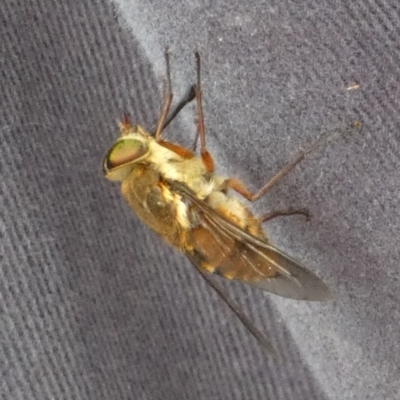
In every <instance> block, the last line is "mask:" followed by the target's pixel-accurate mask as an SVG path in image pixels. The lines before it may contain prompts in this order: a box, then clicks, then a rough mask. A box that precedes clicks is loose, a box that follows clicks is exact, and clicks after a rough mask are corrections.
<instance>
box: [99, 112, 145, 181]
mask: <svg viewBox="0 0 400 400" xmlns="http://www.w3.org/2000/svg"><path fill="white" fill-rule="evenodd" d="M119 127H120V130H121V136H120V137H119V138H118V139H117V140H116V141H115V143H114V144H113V145H112V147H111V149H110V150H109V151H108V153H107V155H106V156H105V157H104V162H103V173H104V176H105V177H106V178H107V179H110V180H111V181H122V180H124V179H125V178H126V177H127V176H128V175H129V173H130V172H131V170H132V168H133V166H134V164H136V163H138V162H139V161H142V160H144V159H145V158H146V157H147V156H148V154H149V142H150V140H152V137H151V136H150V135H149V133H147V132H146V130H145V129H143V128H142V127H141V126H140V125H132V124H131V123H130V121H129V119H128V118H125V121H124V122H120V123H119Z"/></svg>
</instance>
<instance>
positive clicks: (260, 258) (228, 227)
mask: <svg viewBox="0 0 400 400" xmlns="http://www.w3.org/2000/svg"><path fill="white" fill-rule="evenodd" d="M171 184H172V186H173V187H174V189H175V190H177V191H178V192H179V193H181V194H182V195H183V196H184V197H185V198H186V199H188V201H189V203H190V205H191V212H192V213H193V216H194V217H195V218H194V219H196V224H197V225H196V226H195V227H193V229H192V230H191V232H190V237H189V243H190V248H188V249H187V256H188V257H189V259H190V260H191V261H192V262H193V263H194V264H195V265H196V266H198V267H199V268H202V269H203V270H207V271H208V272H212V273H216V274H219V275H222V276H224V277H226V278H228V279H237V280H242V281H244V282H246V283H249V284H251V285H254V286H257V287H259V288H261V289H264V290H266V291H268V292H271V293H274V294H277V295H279V296H283V297H288V298H292V299H298V300H314V301H324V300H328V299H329V298H331V297H332V294H331V291H330V289H329V288H328V286H327V285H326V284H325V283H324V282H322V280H321V279H320V278H318V277H317V276H316V275H315V274H314V273H313V272H311V271H309V270H308V269H306V268H305V267H303V266H302V265H301V264H300V263H299V262H297V261H296V260H294V259H292V258H291V257H289V256H288V255H287V254H285V253H284V252H282V251H281V250H279V249H277V248H276V247H274V246H273V245H271V244H270V243H268V242H267V241H266V240H263V239H260V238H257V237H255V236H253V235H251V234H249V233H248V232H246V231H245V230H243V229H242V228H240V227H239V226H237V225H235V224H234V223H233V222H231V221H230V220H229V219H227V218H226V217H225V216H224V215H222V214H220V213H218V212H217V211H216V210H214V209H213V208H211V207H210V206H209V205H208V204H207V203H206V202H205V201H203V200H200V199H198V198H197V197H196V195H195V194H194V193H193V192H192V191H191V190H190V189H189V188H188V187H187V186H186V185H184V184H182V183H179V182H172V183H171Z"/></svg>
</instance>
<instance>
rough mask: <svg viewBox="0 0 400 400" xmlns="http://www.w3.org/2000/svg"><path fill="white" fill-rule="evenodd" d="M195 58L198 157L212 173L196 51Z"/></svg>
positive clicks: (212, 163) (212, 166) (197, 53)
mask: <svg viewBox="0 0 400 400" xmlns="http://www.w3.org/2000/svg"><path fill="white" fill-rule="evenodd" d="M195 57H196V69H197V83H196V87H195V96H196V104H197V115H198V118H197V135H198V136H199V138H200V155H201V158H202V160H203V163H204V165H205V167H206V169H207V171H208V172H214V169H215V164H214V160H213V158H212V156H211V154H210V153H209V152H208V150H207V147H206V132H205V128H204V114H203V103H202V93H201V76H200V54H199V52H198V51H196V52H195Z"/></svg>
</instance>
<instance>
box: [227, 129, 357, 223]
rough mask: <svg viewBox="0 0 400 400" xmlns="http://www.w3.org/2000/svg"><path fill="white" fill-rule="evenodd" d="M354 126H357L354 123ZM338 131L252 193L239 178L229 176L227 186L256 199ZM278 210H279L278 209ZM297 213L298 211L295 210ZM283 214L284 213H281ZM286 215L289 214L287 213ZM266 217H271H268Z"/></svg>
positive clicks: (318, 142) (302, 153)
mask: <svg viewBox="0 0 400 400" xmlns="http://www.w3.org/2000/svg"><path fill="white" fill-rule="evenodd" d="M354 125H355V126H354V127H356V128H357V127H358V126H357V125H356V124H354ZM337 134H338V132H333V133H331V134H330V135H328V136H324V137H322V138H320V139H319V140H317V141H316V142H315V143H314V144H313V145H312V146H311V147H310V148H308V149H307V150H304V151H302V152H300V154H298V156H297V157H296V158H295V159H294V160H293V161H291V162H289V163H288V164H286V165H285V166H284V167H283V168H282V169H281V170H280V171H278V172H277V173H276V174H275V175H274V176H273V177H272V178H271V179H270V180H269V181H268V182H267V183H266V184H265V185H264V186H263V187H262V188H261V189H260V190H259V191H258V192H256V193H252V192H251V191H250V190H249V189H247V187H246V186H245V184H244V183H243V182H242V181H240V180H239V179H235V178H230V179H228V180H227V182H226V184H227V186H228V187H229V188H231V189H233V190H234V191H235V192H237V193H239V194H240V195H242V196H243V197H244V198H245V199H247V200H249V201H256V200H258V199H259V198H260V197H262V196H264V194H266V193H267V192H268V191H269V190H270V189H271V188H272V187H273V186H275V185H276V184H277V183H278V182H280V181H281V180H282V179H283V178H284V177H285V176H286V175H287V174H288V173H289V172H290V171H292V170H293V168H294V167H295V166H296V165H297V164H298V163H299V162H300V161H302V160H304V159H305V158H306V157H307V156H308V155H309V154H311V153H312V152H314V151H315V150H316V149H318V147H320V146H322V145H323V144H325V143H327V142H328V141H330V140H332V139H333V137H334V136H336V135H337ZM278 212H279V211H278ZM296 213H298V212H296ZM283 215H284V214H283ZM286 215H289V214H288V213H287V214H286ZM268 219H271V217H270V218H268Z"/></svg>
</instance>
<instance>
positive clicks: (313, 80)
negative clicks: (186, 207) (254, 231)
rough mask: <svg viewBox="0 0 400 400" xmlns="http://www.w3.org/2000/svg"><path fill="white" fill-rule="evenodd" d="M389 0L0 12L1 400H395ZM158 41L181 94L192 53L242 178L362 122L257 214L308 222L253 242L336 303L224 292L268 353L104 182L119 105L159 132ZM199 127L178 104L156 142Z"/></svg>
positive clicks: (395, 118) (256, 177)
mask: <svg viewBox="0 0 400 400" xmlns="http://www.w3.org/2000/svg"><path fill="white" fill-rule="evenodd" d="M399 8H400V7H399V4H398V2H397V1H396V0H388V1H386V2H378V1H375V2H367V3H366V2H365V1H362V0H356V1H353V2H348V1H344V0H343V1H336V2H333V3H332V2H329V1H324V2H313V1H308V0H307V1H303V2H301V3H299V4H296V2H291V1H287V0H283V1H279V2H267V1H257V0H250V1H248V2H246V3H240V2H234V1H231V0H223V1H220V2H218V4H217V5H215V4H214V2H207V4H204V3H201V2H162V1H155V0H154V1H141V2H139V1H133V0H126V1H122V0H119V1H115V2H109V1H106V0H97V1H88V0H69V1H68V2H58V1H54V0H35V1H31V2H26V1H21V0H20V1H16V0H15V1H12V0H3V1H2V2H1V3H0V38H1V42H0V87H1V96H0V134H1V145H0V152H1V157H0V178H1V179H0V185H1V186H0V228H1V229H0V233H1V236H0V312H1V315H0V373H1V379H0V394H1V398H2V399H7V400H8V399H12V400H20V399H34V400H38V399H40V400H46V399H118V400H119V399H135V400H136V399H146V400H147V399H229V400H230V399H282V400H283V399H293V400H302V399H304V400H311V399H318V400H320V399H338V400H339V399H340V400H344V399H357V400H358V399H359V400H364V399H368V398H371V399H389V400H390V399H393V400H394V399H397V398H398V394H399V392H400V383H399V382H400V380H399V376H400V370H399V365H400V356H399V355H400V349H399V340H398V338H399V335H400V329H399V324H400V323H399V320H400V305H399V304H400V290H399V289H400V283H399V259H400V254H399V245H398V243H399V237H400V215H399V212H398V209H399V203H400V201H399V198H400V195H399V193H400V179H399V177H400V175H399V170H400V162H399V139H400V138H399V136H400V135H399V131H400V129H399V128H400V126H399V125H400V123H399V91H400V76H399V75H400V74H399V65H400V63H399V61H400V60H399V58H400V53H399V46H398V43H399V40H400V38H399V32H400V24H399ZM165 45H170V46H171V64H172V73H173V81H174V82H173V83H174V87H175V89H176V98H179V97H180V96H181V95H182V94H183V93H184V92H185V91H186V90H187V88H188V87H189V85H190V84H192V83H193V82H194V79H195V69H194V57H193V51H194V50H195V49H196V48H198V49H199V50H200V52H201V54H202V59H203V92H204V102H205V113H206V126H207V133H208V143H209V149H210V151H211V152H212V154H213V155H214V156H215V159H216V161H217V165H218V169H219V171H220V172H222V173H224V174H228V175H234V176H237V177H239V178H241V179H243V180H245V181H246V182H247V183H248V185H249V186H250V187H251V188H258V187H260V186H261V185H262V184H263V183H264V182H265V181H266V180H267V179H268V177H271V176H272V175H273V174H274V173H275V172H276V171H278V170H279V168H280V167H282V166H283V165H284V164H285V162H286V161H287V160H288V159H290V158H291V157H293V156H295V155H296V153H297V152H298V151H299V150H300V149H304V148H306V147H307V146H309V145H310V144H312V143H313V142H314V141H315V140H316V139H317V138H319V137H321V135H323V134H324V133H326V132H330V131H334V130H338V132H339V131H341V132H343V131H345V130H346V127H347V126H349V125H350V124H351V123H352V122H353V121H355V120H361V121H362V122H363V126H362V128H361V129H360V130H358V131H351V132H348V133H346V134H343V135H341V136H340V135H338V137H337V138H336V139H335V140H334V141H333V142H332V143H329V144H328V145H326V146H324V147H323V148H321V149H320V150H318V151H317V152H315V153H313V154H312V155H311V156H310V157H309V158H308V159H307V160H305V161H304V162H303V163H302V164H301V165H299V167H297V168H296V170H295V171H294V172H293V173H292V174H291V175H290V176H288V177H287V178H285V180H284V181H283V182H282V183H281V184H280V185H279V186H278V187H276V188H274V189H273V190H272V191H271V192H270V193H269V194H268V196H266V198H265V199H263V200H261V201H260V202H259V203H258V204H257V205H255V206H254V209H255V210H257V212H258V213H260V214H264V213H266V212H268V211H271V210H275V209H279V208H287V207H301V208H303V207H307V208H308V209H309V210H310V211H311V213H312V215H313V218H312V220H311V221H310V222H307V221H305V220H304V219H303V218H301V217H291V218H280V219H276V220H274V221H272V222H271V223H269V224H267V230H268V232H269V233H270V237H271V240H272V241H273V242H274V243H276V244H278V245H279V246H280V247H281V248H282V249H284V250H285V251H287V252H288V253H289V254H292V255H293V256H294V257H295V258H298V259H300V260H302V261H303V262H304V263H305V264H306V265H307V266H308V267H309V268H310V269H312V270H313V271H315V272H316V273H318V274H319V275H320V276H321V277H323V279H324V280H325V281H326V282H327V283H328V284H329V285H330V286H332V288H334V289H335V292H336V300H335V301H333V302H331V303H328V304H318V303H312V304H310V303H306V302H303V303H302V302H295V301H291V300H286V299H281V298H278V297H276V296H275V297H274V296H270V295H268V294H266V293H263V292H261V291H259V290H257V289H253V288H249V287H246V286H245V285H242V284H239V283H232V282H226V283H224V287H225V288H226V290H227V291H228V292H229V293H230V295H231V296H232V297H234V298H235V299H237V301H238V302H240V303H241V304H242V305H243V308H244V310H246V312H247V313H248V314H249V315H250V316H251V318H252V319H253V320H254V322H255V323H256V324H257V326H259V327H260V328H261V329H262V330H263V331H265V332H267V333H268V334H269V335H270V336H271V338H272V340H273V342H274V345H275V347H276V348H277V350H278V351H279V353H280V354H282V358H283V361H282V362H280V363H275V362H274V361H272V360H271V359H270V358H269V357H268V355H266V354H264V353H263V351H262V350H261V349H260V347H259V345H258V344H257V342H256V341H255V340H254V339H253V338H252V337H251V336H250V335H249V334H248V332H247V331H246V330H245V329H244V328H243V327H242V326H241V325H240V322H239V321H238V320H237V319H236V318H235V317H234V316H233V315H232V314H231V312H230V311H229V310H228V309H227V307H226V305H225V304H224V303H222V302H221V301H220V300H219V299H218V298H217V297H216V296H215V294H214V293H213V292H212V291H211V289H210V288H208V287H207V286H205V284H204V283H203V281H202V280H201V279H200V277H199V276H198V274H197V273H196V272H195V271H194V270H193V268H192V267H191V265H190V263H189V262H188V261H187V260H186V259H185V257H184V256H183V255H181V254H178V253H177V252H175V251H174V250H173V249H170V248H168V247H166V246H165V245H164V243H163V242H162V240H161V239H160V238H158V237H157V236H155V235H154V234H153V233H152V232H150V231H149V230H148V229H147V228H146V227H144V226H143V225H142V224H141V223H140V222H139V221H138V219H137V218H136V217H135V215H134V214H133V212H132V211H131V210H130V209H129V207H128V206H127V205H126V204H125V203H124V201H123V199H122V198H121V195H120V193H119V188H118V185H117V184H113V183H110V182H107V181H106V180H105V179H104V178H103V175H102V171H101V163H102V158H103V156H104V154H105V153H106V151H107V149H108V148H109V146H110V145H111V144H112V142H113V140H114V139H115V138H116V137H117V135H118V127H117V124H116V120H117V119H119V118H122V116H123V113H124V111H127V112H129V113H130V114H131V116H132V118H133V119H134V120H135V121H137V122H138V123H140V124H141V125H143V126H145V127H148V128H150V127H152V126H154V124H155V123H156V122H157V118H158V115H159V111H160V107H161V100H162V79H163V74H164V59H163V49H164V47H165ZM356 83H358V84H359V85H360V87H359V88H358V89H353V90H347V88H348V87H349V86H351V85H354V84H356ZM194 120H195V110H194V107H193V106H188V107H187V108H186V109H185V110H184V111H183V112H182V114H181V115H180V117H179V118H178V119H177V120H176V121H174V123H173V124H172V125H171V126H170V128H169V129H168V132H167V134H166V135H167V136H166V137H167V138H169V139H171V140H174V141H177V142H180V143H184V144H185V145H190V144H191V143H192V142H193V138H194V135H195V131H196V128H195V124H194Z"/></svg>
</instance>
